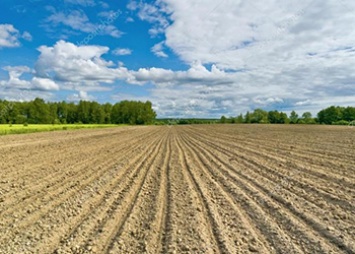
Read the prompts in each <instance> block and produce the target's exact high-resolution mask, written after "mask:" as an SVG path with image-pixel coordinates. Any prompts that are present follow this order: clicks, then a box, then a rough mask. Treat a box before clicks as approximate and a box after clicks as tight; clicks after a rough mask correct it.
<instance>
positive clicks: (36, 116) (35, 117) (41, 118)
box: [28, 98, 51, 124]
mask: <svg viewBox="0 0 355 254" xmlns="http://www.w3.org/2000/svg"><path fill="white" fill-rule="evenodd" d="M28 114H29V115H28V122H29V123H34V124H46V123H47V124H48V123H50V122H51V121H50V120H51V117H50V111H49V105H48V104H46V103H45V102H44V100H43V99H40V98H36V99H35V100H34V101H32V102H30V103H29V109H28Z"/></svg>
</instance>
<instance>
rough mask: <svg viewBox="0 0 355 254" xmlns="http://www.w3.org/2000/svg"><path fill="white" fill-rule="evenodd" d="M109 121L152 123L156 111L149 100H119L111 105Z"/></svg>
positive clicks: (117, 122)
mask: <svg viewBox="0 0 355 254" xmlns="http://www.w3.org/2000/svg"><path fill="white" fill-rule="evenodd" d="M110 117H111V121H112V122H113V123H116V124H122V123H123V124H138V125H142V124H152V123H154V120H155V118H156V113H155V111H154V110H153V108H152V103H151V102H150V101H146V102H140V101H121V102H119V103H116V104H115V105H113V107H112V111H111V116H110Z"/></svg>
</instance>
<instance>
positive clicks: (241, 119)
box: [220, 106, 355, 125]
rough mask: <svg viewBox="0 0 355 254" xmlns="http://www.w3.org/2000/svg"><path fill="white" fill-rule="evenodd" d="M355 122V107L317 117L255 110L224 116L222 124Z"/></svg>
mask: <svg viewBox="0 0 355 254" xmlns="http://www.w3.org/2000/svg"><path fill="white" fill-rule="evenodd" d="M354 120H355V107H336V106H331V107H328V108H326V109H323V110H321V111H320V112H319V113H318V114H317V117H313V116H312V114H311V113H310V112H304V113H303V114H302V115H301V116H299V115H298V114H297V113H296V112H295V111H292V112H291V114H290V116H288V115H287V114H286V113H283V112H279V111H277V110H273V111H269V112H268V111H265V110H262V109H255V110H254V111H253V112H247V113H246V114H245V115H243V114H240V115H239V116H237V117H230V118H227V117H225V116H222V117H221V119H220V123H273V124H289V123H290V124H336V125H347V124H349V123H350V122H352V121H354Z"/></svg>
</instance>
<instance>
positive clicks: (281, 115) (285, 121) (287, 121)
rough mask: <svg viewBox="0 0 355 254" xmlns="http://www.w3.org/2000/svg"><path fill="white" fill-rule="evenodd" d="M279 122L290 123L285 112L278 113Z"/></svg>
mask: <svg viewBox="0 0 355 254" xmlns="http://www.w3.org/2000/svg"><path fill="white" fill-rule="evenodd" d="M280 123H284V124H288V123H290V119H289V118H288V116H287V114H286V113H284V112H281V113H280Z"/></svg>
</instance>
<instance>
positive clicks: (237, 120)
mask: <svg viewBox="0 0 355 254" xmlns="http://www.w3.org/2000/svg"><path fill="white" fill-rule="evenodd" d="M236 123H244V118H243V114H240V115H239V116H238V117H237V119H236Z"/></svg>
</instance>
